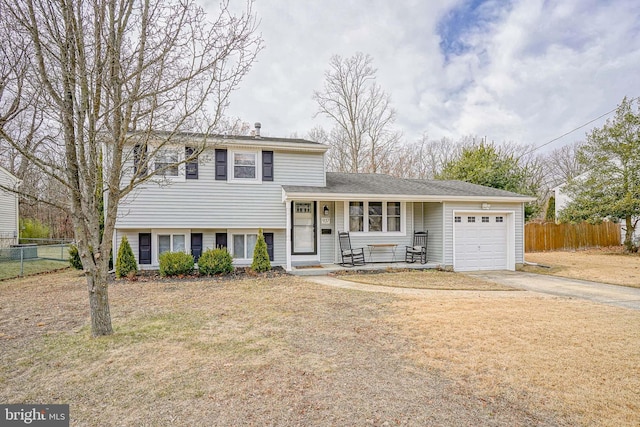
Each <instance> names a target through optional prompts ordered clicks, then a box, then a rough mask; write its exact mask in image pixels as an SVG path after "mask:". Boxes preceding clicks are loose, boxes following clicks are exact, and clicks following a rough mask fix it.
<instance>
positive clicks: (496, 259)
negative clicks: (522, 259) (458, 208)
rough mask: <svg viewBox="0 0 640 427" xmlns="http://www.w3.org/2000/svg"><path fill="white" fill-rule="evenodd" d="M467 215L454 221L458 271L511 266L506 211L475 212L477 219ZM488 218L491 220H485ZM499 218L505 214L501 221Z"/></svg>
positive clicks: (456, 266)
mask: <svg viewBox="0 0 640 427" xmlns="http://www.w3.org/2000/svg"><path fill="white" fill-rule="evenodd" d="M469 216H474V215H463V216H462V218H461V220H462V222H458V223H456V222H454V227H455V242H454V250H455V266H454V268H455V269H456V270H458V271H472V270H502V269H507V268H508V253H507V249H508V246H509V245H508V242H507V238H508V232H507V223H506V222H504V214H493V215H488V216H487V215H486V214H485V215H475V222H468V220H467V218H468V217H469ZM482 217H488V222H482ZM496 217H502V218H503V221H502V222H497V221H496Z"/></svg>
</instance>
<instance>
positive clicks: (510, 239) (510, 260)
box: [451, 205, 524, 271]
mask: <svg viewBox="0 0 640 427" xmlns="http://www.w3.org/2000/svg"><path fill="white" fill-rule="evenodd" d="M522 208H524V205H523V207H522ZM463 214H465V215H468V214H473V215H480V216H483V215H484V216H487V215H500V214H502V215H504V216H505V221H504V223H505V226H506V227H507V250H506V252H507V269H508V270H511V271H514V270H515V269H516V259H515V258H516V253H515V248H516V211H515V210H507V209H496V210H486V209H482V210H478V209H453V210H452V215H451V225H452V227H453V230H452V236H453V237H452V242H451V246H452V247H451V250H452V255H453V269H454V271H457V269H456V222H455V217H456V216H462V215H463ZM480 223H482V222H481V221H480Z"/></svg>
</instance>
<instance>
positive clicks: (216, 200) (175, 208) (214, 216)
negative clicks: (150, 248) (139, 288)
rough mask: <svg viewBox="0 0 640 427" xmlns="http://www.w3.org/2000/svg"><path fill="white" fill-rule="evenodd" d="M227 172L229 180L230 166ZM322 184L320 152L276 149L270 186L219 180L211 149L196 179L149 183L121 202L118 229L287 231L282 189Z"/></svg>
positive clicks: (323, 179) (202, 157)
mask: <svg viewBox="0 0 640 427" xmlns="http://www.w3.org/2000/svg"><path fill="white" fill-rule="evenodd" d="M231 151H232V150H229V152H231ZM260 160H261V159H260V156H258V163H260ZM129 166H131V165H129ZM227 168H228V172H229V173H228V175H229V176H231V175H232V171H233V166H232V165H231V164H230V162H228V163H227ZM259 173H260V171H258V174H259ZM324 182H325V173H324V155H323V154H322V153H298V152H287V151H274V180H273V181H272V182H262V183H247V182H237V181H236V182H234V181H216V180H215V170H214V163H213V150H207V151H205V152H204V153H203V154H202V155H201V156H200V163H199V168H198V179H197V180H176V181H172V182H169V183H168V184H167V185H159V184H157V183H148V184H144V186H143V187H141V188H138V189H137V190H136V191H135V194H130V195H128V196H127V197H126V198H125V199H124V200H123V201H122V202H121V204H120V208H119V212H118V220H117V223H116V227H117V228H160V227H162V228H186V227H189V228H194V229H195V228H259V227H262V228H284V227H285V223H286V216H285V205H284V203H283V202H282V187H281V186H282V185H287V184H289V185H311V186H322V185H324Z"/></svg>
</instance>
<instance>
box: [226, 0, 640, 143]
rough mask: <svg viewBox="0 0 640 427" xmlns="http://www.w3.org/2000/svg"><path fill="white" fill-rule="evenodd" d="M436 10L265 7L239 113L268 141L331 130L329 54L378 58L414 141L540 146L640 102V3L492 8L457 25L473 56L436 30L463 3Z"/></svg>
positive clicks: (277, 0)
mask: <svg viewBox="0 0 640 427" xmlns="http://www.w3.org/2000/svg"><path fill="white" fill-rule="evenodd" d="M433 3H434V2H424V1H417V0H416V1H398V2H387V1H382V0H379V1H375V2H370V1H364V0H352V1H339V0H327V1H323V2H300V1H295V0H270V1H260V0H259V1H258V2H256V4H255V9H256V11H257V12H258V15H259V18H260V20H261V25H260V31H261V32H262V35H263V37H264V40H265V44H266V49H265V50H264V51H263V52H262V53H261V54H260V56H259V59H258V62H257V63H256V64H255V66H254V67H253V69H252V70H251V72H250V74H249V75H248V76H247V77H246V78H245V79H244V80H243V82H242V84H241V88H240V89H239V90H238V91H237V92H236V93H235V94H234V96H233V97H232V99H231V102H232V104H231V108H230V110H229V113H230V114H231V115H234V116H239V117H241V118H243V119H244V120H246V121H249V122H251V123H253V122H254V121H261V122H262V125H263V127H262V132H263V134H266V135H271V136H289V135H291V134H292V133H294V132H296V133H297V134H298V135H304V134H305V133H306V132H308V131H309V130H310V129H311V128H313V127H314V126H315V125H318V124H323V123H324V124H326V122H324V121H323V120H322V119H321V118H315V119H314V118H313V115H314V113H315V112H316V105H315V104H314V102H313V100H312V98H311V96H312V93H313V91H314V90H318V89H320V88H321V87H322V83H323V74H324V71H325V70H326V68H327V66H328V62H329V58H330V57H331V56H332V55H333V54H340V55H343V56H350V55H352V54H354V53H355V52H357V51H361V52H364V53H368V54H370V55H371V56H372V57H373V58H374V65H375V66H376V67H377V68H378V81H379V83H380V84H381V86H382V87H383V88H384V89H385V90H386V91H387V92H388V93H390V95H391V97H392V102H393V106H394V107H395V108H396V110H397V111H398V120H397V126H398V128H400V129H401V130H402V131H403V132H404V134H405V138H406V139H407V140H413V139H415V138H417V137H418V136H419V135H420V134H422V132H423V131H427V132H428V133H429V135H430V137H431V138H434V139H435V138H440V137H442V136H450V137H453V138H458V137H460V136H462V135H467V134H477V135H479V136H487V137H488V138H489V139H494V140H496V141H503V140H507V141H515V142H518V143H535V144H541V143H543V142H546V141H548V140H550V139H552V138H554V137H556V136H559V135H560V134H562V133H564V132H566V131H567V130H570V129H572V128H574V127H576V126H579V125H581V124H583V123H585V122H587V121H589V120H591V119H593V118H595V117H597V116H598V115H600V114H602V113H604V112H606V111H608V110H610V109H612V108H614V107H615V106H616V105H617V104H618V103H619V102H620V100H621V99H622V98H623V97H624V96H625V95H627V96H640V79H638V77H637V75H638V65H639V64H640V24H639V22H638V19H637V17H638V16H640V4H638V3H637V2H636V1H632V0H619V1H613V2H607V3H606V4H605V3H604V2H597V1H580V0H571V1H564V2H545V1H541V0H538V1H531V0H526V1H525V0H521V1H515V2H512V3H507V2H505V1H488V2H485V3H484V4H483V5H482V6H481V8H479V9H478V10H476V11H475V12H474V14H472V15H467V16H465V17H464V19H465V21H464V22H457V23H455V22H454V24H455V25H453V26H452V28H453V30H456V31H461V33H458V34H454V35H457V36H458V37H460V42H461V43H464V44H466V46H467V49H466V50H464V51H462V52H460V54H459V55H455V54H451V55H449V56H448V57H446V56H445V54H444V52H442V50H441V47H440V43H441V41H442V40H441V38H440V36H439V34H438V30H439V27H438V25H439V24H441V23H442V22H443V21H442V19H444V18H445V17H447V16H449V17H451V16H456V15H452V13H453V12H455V10H454V8H455V7H458V8H460V7H463V6H464V4H465V3H464V2H462V1H458V2H456V1H448V2H446V1H441V2H437V3H438V4H437V5H434V4H433ZM456 10H461V9H456ZM470 16H471V17H475V18H476V19H477V21H475V22H474V21H471V20H469V17H470ZM458 24H460V25H458ZM458 26H459V30H458ZM598 124H599V123H595V124H594V125H598ZM592 126H593V125H592ZM587 129H588V128H587ZM587 129H583V130H581V131H578V132H575V133H574V134H572V135H570V136H569V137H566V138H564V139H563V140H561V141H559V142H558V143H556V144H554V145H553V146H556V145H559V144H566V143H569V142H572V141H574V140H577V139H582V138H583V137H584V131H585V130H587Z"/></svg>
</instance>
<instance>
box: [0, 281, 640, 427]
mask: <svg viewBox="0 0 640 427" xmlns="http://www.w3.org/2000/svg"><path fill="white" fill-rule="evenodd" d="M145 280H149V281H145ZM509 294H510V295H512V297H509V298H504V299H501V298H497V297H495V296H492V295H495V294H494V293H482V294H481V295H482V296H476V297H474V298H470V297H466V298H462V297H438V296H436V297H433V298H431V297H430V298H429V300H428V301H427V300H424V299H416V298H407V297H398V296H393V295H390V294H385V293H367V292H359V291H350V290H344V289H337V288H336V289H334V288H328V287H323V286H319V285H314V284H311V283H309V282H305V281H303V280H302V279H299V278H296V277H290V276H281V277H275V278H270V279H265V278H262V277H257V278H253V279H247V280H237V281H224V282H218V281H215V280H200V281H152V280H151V279H146V278H142V279H141V280H139V281H137V282H127V281H123V282H117V283H115V284H113V285H112V286H111V288H110V299H111V308H112V317H113V322H114V327H115V334H114V335H112V336H109V337H104V338H100V339H92V338H90V336H89V331H88V326H87V325H88V304H87V297H86V285H85V283H84V280H83V278H82V277H80V276H79V275H78V273H77V272H75V271H66V272H63V273H57V274H51V275H45V276H38V277H33V278H24V279H16V280H9V281H4V282H0V401H2V402H7V403H20V402H42V403H69V404H70V405H71V414H72V425H74V426H75V425H170V424H171V425H284V426H287V425H509V426H519V425H520V426H529V425H550V426H551V425H553V426H557V425H580V424H582V425H588V424H592V423H593V420H600V421H599V422H598V423H602V424H607V423H608V424H611V425H614V424H615V423H617V425H625V424H626V425H634V424H637V422H638V421H640V417H638V415H637V414H638V413H639V412H638V411H639V408H638V406H637V405H638V401H639V400H638V395H637V390H639V389H640V384H639V383H638V381H639V378H640V375H639V372H638V366H640V354H639V352H638V342H640V337H639V335H638V334H639V333H640V332H639V331H640V327H639V326H640V324H639V316H638V314H637V313H636V312H630V311H625V310H622V309H614V308H610V307H602V306H597V305H593V304H588V303H581V302H572V301H565V300H559V299H552V298H546V299H539V298H534V297H531V296H530V294H528V293H524V292H522V293H520V292H510V293H509ZM581 367H582V369H580V368H581ZM565 369H566V371H565ZM634 393H635V394H634ZM580 399H582V404H577V403H576V402H578V401H579V400H580ZM634 417H635V418H634ZM602 420H604V421H602ZM385 423H387V424H385Z"/></svg>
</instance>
